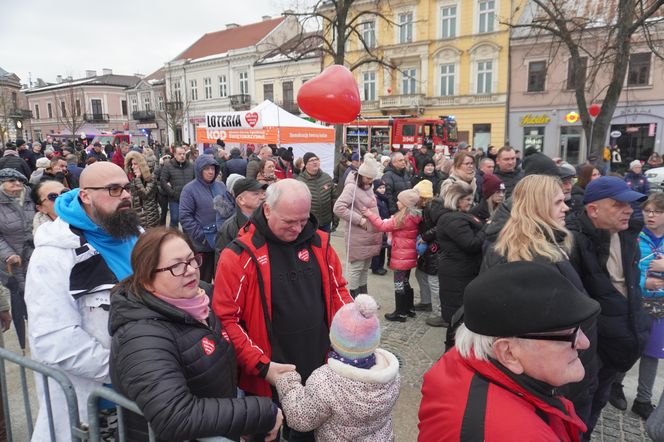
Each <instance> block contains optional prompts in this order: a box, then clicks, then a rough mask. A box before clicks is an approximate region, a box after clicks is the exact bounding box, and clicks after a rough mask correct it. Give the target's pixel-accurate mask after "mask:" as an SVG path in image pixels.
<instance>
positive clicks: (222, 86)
mask: <svg viewBox="0 0 664 442" xmlns="http://www.w3.org/2000/svg"><path fill="white" fill-rule="evenodd" d="M219 96H220V97H221V98H224V97H227V96H228V85H227V83H226V76H225V75H220V76H219Z"/></svg>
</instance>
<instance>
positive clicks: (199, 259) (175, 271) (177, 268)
mask: <svg viewBox="0 0 664 442" xmlns="http://www.w3.org/2000/svg"><path fill="white" fill-rule="evenodd" d="M201 265H203V255H201V254H200V253H197V254H195V255H194V256H193V257H191V258H189V259H188V260H186V261H181V262H176V263H175V264H173V265H172V266H168V267H164V268H161V269H154V271H153V273H159V272H166V271H168V272H171V275H173V276H182V275H184V273H185V272H186V271H187V266H189V267H191V268H192V269H197V268H199V267H200V266H201Z"/></svg>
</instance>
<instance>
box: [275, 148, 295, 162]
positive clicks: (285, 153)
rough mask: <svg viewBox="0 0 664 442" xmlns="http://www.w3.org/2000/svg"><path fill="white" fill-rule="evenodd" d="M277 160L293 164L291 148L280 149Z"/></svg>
mask: <svg viewBox="0 0 664 442" xmlns="http://www.w3.org/2000/svg"><path fill="white" fill-rule="evenodd" d="M279 158H281V159H282V160H284V161H288V162H289V163H292V162H293V159H294V158H293V148H292V147H289V148H285V147H282V148H281V151H280V152H279Z"/></svg>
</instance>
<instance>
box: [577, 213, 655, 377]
mask: <svg viewBox="0 0 664 442" xmlns="http://www.w3.org/2000/svg"><path fill="white" fill-rule="evenodd" d="M579 225H580V227H581V229H580V231H576V232H574V245H575V247H574V250H573V253H572V256H571V257H570V258H571V262H572V264H573V265H574V268H575V269H576V271H577V273H578V274H579V275H580V276H581V280H582V281H583V286H584V288H585V289H586V291H587V292H588V294H589V295H590V297H591V298H593V299H594V300H596V301H597V302H599V304H600V305H601V307H602V311H601V313H600V315H599V318H598V319H597V324H598V329H597V330H598V333H597V334H598V346H597V351H598V353H599V356H600V358H601V360H602V362H603V363H604V365H606V366H608V367H610V368H614V369H616V370H619V371H623V372H624V371H627V370H629V369H630V368H631V367H632V366H633V365H634V363H635V362H636V361H637V360H638V359H639V358H640V357H641V353H642V352H643V348H644V346H645V344H646V340H647V338H648V334H649V330H650V317H649V316H648V314H647V313H646V312H645V311H644V310H643V307H642V306H641V287H640V285H639V282H640V272H639V257H640V250H639V244H638V235H639V232H640V231H641V228H642V227H643V223H642V222H640V221H637V220H634V219H632V220H630V223H629V228H628V229H627V230H623V231H622V232H620V233H619V234H618V235H619V237H620V248H621V251H622V265H623V273H624V276H625V286H626V287H627V297H625V296H623V295H622V294H621V293H620V292H619V291H618V290H616V288H615V287H614V286H613V283H612V282H611V279H610V277H609V272H608V270H607V268H606V263H607V261H608V258H609V251H610V246H611V235H610V233H609V232H608V231H607V230H601V229H597V228H595V226H594V225H593V224H592V222H591V221H590V219H589V218H588V216H587V215H586V214H585V213H584V214H583V215H581V217H579Z"/></svg>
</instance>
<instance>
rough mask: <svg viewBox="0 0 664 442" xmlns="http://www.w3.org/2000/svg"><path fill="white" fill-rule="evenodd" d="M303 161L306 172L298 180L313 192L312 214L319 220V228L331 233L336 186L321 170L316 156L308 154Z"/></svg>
mask: <svg viewBox="0 0 664 442" xmlns="http://www.w3.org/2000/svg"><path fill="white" fill-rule="evenodd" d="M303 160H304V170H303V171H302V173H300V175H299V176H298V177H297V180H298V181H302V182H303V183H304V184H306V185H307V187H308V188H309V191H310V192H311V213H312V214H313V215H314V216H315V217H316V219H317V220H318V226H319V227H318V228H319V229H321V230H324V231H326V232H329V231H330V226H331V223H332V216H333V214H332V199H333V198H332V192H334V185H333V184H332V177H331V176H329V175H328V174H326V173H325V172H323V171H322V170H321V168H320V159H319V158H318V156H316V154H314V153H311V152H307V153H305V154H304V157H303Z"/></svg>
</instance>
